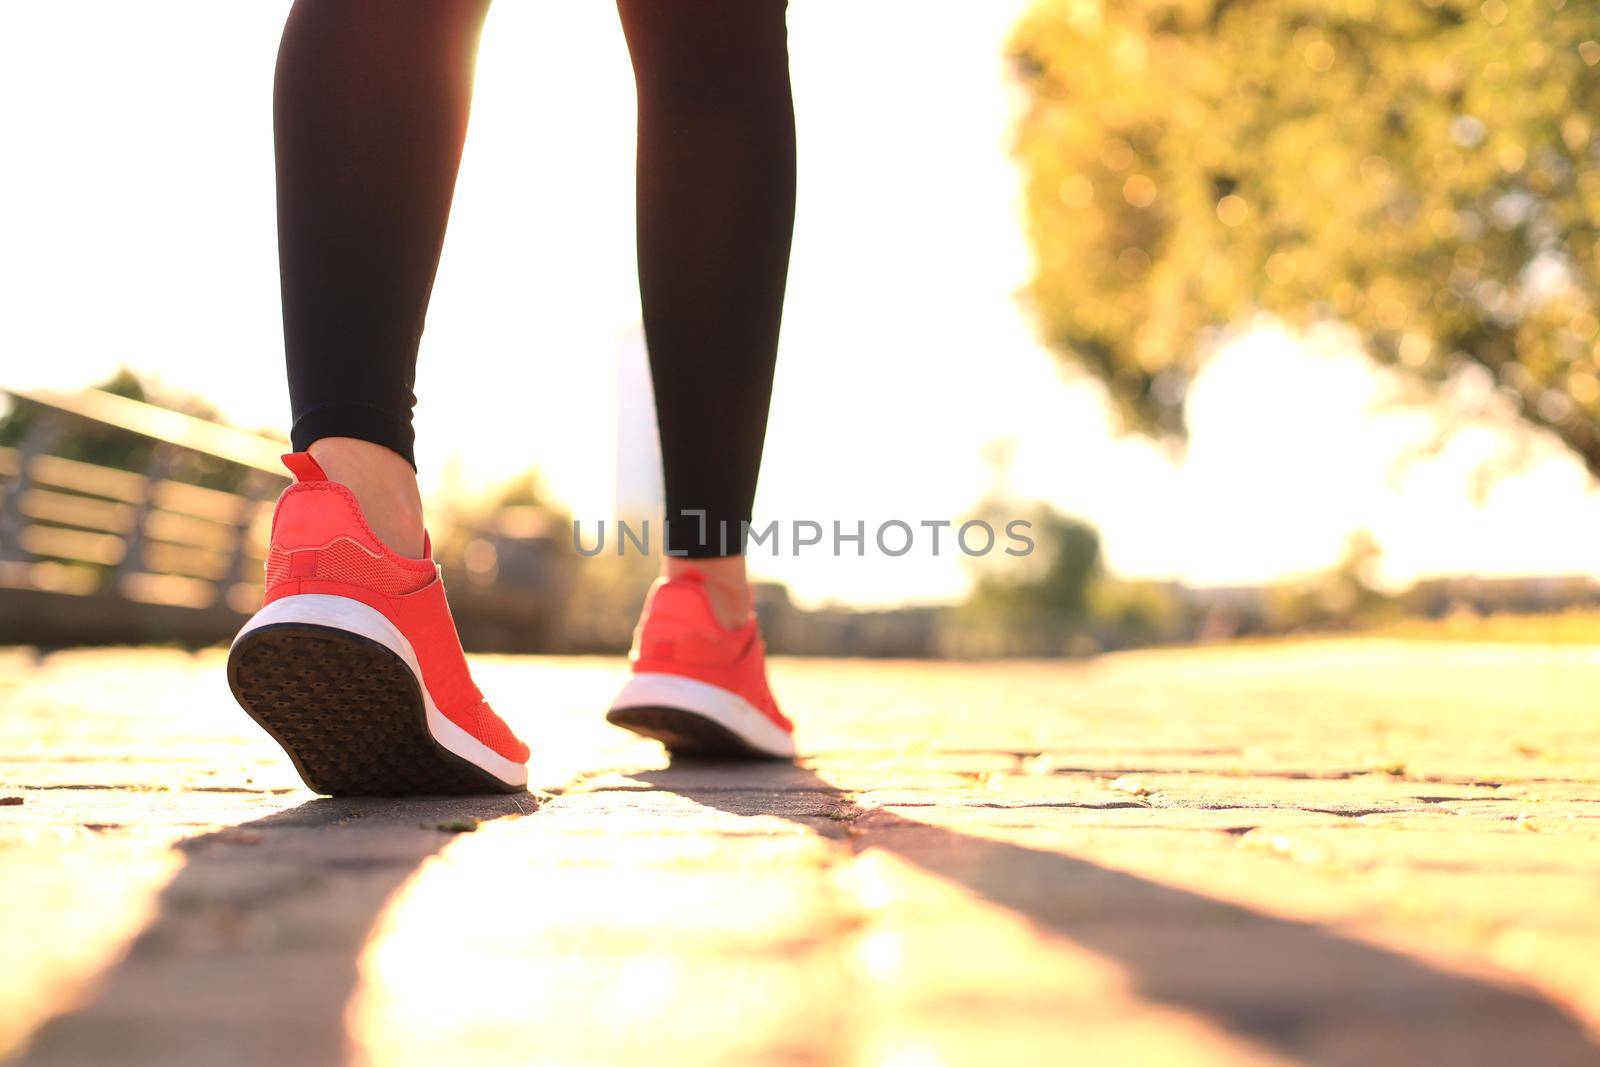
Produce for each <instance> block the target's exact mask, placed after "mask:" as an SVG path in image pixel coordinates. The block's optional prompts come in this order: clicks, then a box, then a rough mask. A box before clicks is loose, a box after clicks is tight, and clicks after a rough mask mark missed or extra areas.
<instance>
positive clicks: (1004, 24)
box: [0, 0, 1600, 656]
mask: <svg viewBox="0 0 1600 1067" xmlns="http://www.w3.org/2000/svg"><path fill="white" fill-rule="evenodd" d="M287 6H288V5H287V4H286V3H281V2H271V3H269V2H260V3H251V4H247V5H217V4H208V3H200V2H169V3H163V4H160V5H155V6H149V5H137V6H135V5H127V4H117V3H111V2H80V0H61V2H58V3H53V4H48V5H24V6H22V7H18V8H16V9H15V10H11V11H8V12H7V13H6V16H5V21H6V25H7V32H6V33H5V34H4V35H3V37H0V92H3V93H4V95H5V98H6V99H7V100H8V101H9V103H8V104H7V106H6V108H5V123H6V135H7V140H8V142H9V144H10V145H11V146H12V151H13V153H14V154H13V156H12V162H13V165H12V166H10V167H8V168H6V171H5V174H4V176H3V177H0V187H3V189H4V195H5V200H6V202H7V204H8V211H7V212H6V226H5V255H4V256H3V257H0V292H3V293H4V294H5V297H6V299H5V309H6V311H5V314H4V316H0V350H3V351H4V353H5V356H4V360H3V363H0V387H3V388H4V389H6V390H8V391H9V393H8V396H9V397H10V400H9V401H8V403H9V408H8V409H7V410H8V414H6V415H5V416H4V419H3V421H0V446H3V447H4V448H5V449H6V451H5V452H4V453H0V478H3V479H4V485H5V487H6V495H5V497H4V499H3V501H0V631H4V632H3V633H0V639H4V640H9V641H24V642H35V643H46V644H52V643H61V642H71V641H78V640H86V641H87V640H94V641H100V640H136V639H147V640H157V639H179V640H184V641H189V642H205V641H210V640H217V639H220V638H224V637H226V635H227V634H228V633H229V632H230V629H231V628H232V627H233V626H236V625H237V621H238V618H239V613H240V612H241V611H245V610H248V609H249V607H250V606H251V605H250V600H251V597H252V596H253V595H255V594H254V590H253V582H254V581H256V580H257V577H256V575H255V573H254V570H253V568H254V567H255V566H256V563H255V556H254V553H255V547H254V546H255V545H256V544H258V543H259V539H260V534H261V526H262V520H263V515H262V510H261V508H260V506H259V501H261V500H266V499H270V497H271V495H272V494H273V493H274V492H275V491H276V488H277V486H278V485H279V484H280V483H278V482H276V481H275V480H274V478H275V476H274V475H273V474H271V473H270V472H271V470H272V467H273V463H272V460H271V455H272V453H273V451H274V446H273V445H272V444H271V443H270V441H264V440H262V439H261V438H262V437H269V438H270V437H271V436H272V435H274V434H278V435H281V432H282V429H283V428H284V426H285V425H286V423H287V409H288V404H287V397H286V393H285V389H284V385H283V381H282V375H281V363H280V360H281V355H280V339H281V335H280V326H279V318H278V304H277V279H276V251H275V234H274V218H273V190H272V166H271V159H272V144H271V123H270V117H271V116H270V84H271V76H272V66H273V61H274V54H275V51H276V47H277V40H278V35H279V31H280V29H281V25H282V21H283V18H284V15H285V12H286V10H287ZM790 23H791V52H792V56H793V67H794V78H795V95H796V103H797V109H798V120H799V127H800V138H801V175H800V189H801V191H800V207H799V217H798V231H797V237H796V243H795V252H794V262H793V270H792V274H791V284H790V289H789V302H788V309H787V316H786V323H785V335H784V341H783V348H782V352H781V355H780V362H779V370H778V384H777V393H776V396H775V398H774V404H773V415H772V421H771V428H770V431H769V439H768V446H767V452H766V463H765V467H764V472H763V481H762V489H761V494H760V497H759V499H758V502H757V519H758V522H765V521H767V520H771V519H776V520H778V521H780V522H782V523H788V522H791V521H793V520H796V519H805V520H811V521H816V522H820V523H822V524H823V525H824V526H825V527H831V525H832V523H833V522H835V521H838V522H840V523H842V524H843V525H844V526H845V528H846V529H847V530H853V529H854V528H855V525H856V523H858V522H864V523H865V524H866V527H867V529H868V531H869V538H868V551H867V552H866V554H865V555H864V556H861V557H857V556H855V555H853V554H846V555H843V556H835V555H833V554H832V553H830V552H826V551H811V552H808V553H803V554H801V555H799V556H793V555H784V556H781V557H776V558H774V557H771V556H767V555H760V556H758V557H756V558H755V559H754V560H753V561H752V562H753V565H754V569H755V570H756V571H757V572H758V574H759V575H760V576H761V577H762V578H763V579H764V580H765V581H766V582H767V584H766V585H765V586H764V588H763V591H762V606H761V610H762V611H763V613H764V615H765V618H766V624H767V629H768V631H769V635H770V636H771V639H772V643H773V645H774V646H775V647H776V648H778V649H780V650H787V651H794V652H817V653H843V652H851V653H867V654H880V655H956V656H975V655H1022V654H1033V655H1077V654H1087V653H1092V652H1094V651H1096V650H1099V649H1106V648H1118V647H1127V646H1130V645H1139V644H1150V643H1161V642H1183V641H1195V640H1220V639H1226V638H1230V637H1239V636H1249V635H1263V634H1278V633H1293V632H1302V631H1307V630H1326V629H1350V628H1358V627H1360V628H1378V629H1383V630H1386V631H1389V632H1394V633H1410V632H1426V633H1433V634H1438V633H1462V634H1472V635H1476V634H1484V633H1490V632H1492V633H1494V634H1496V635H1499V636H1507V635H1518V634H1526V635H1530V636H1537V637H1540V638H1548V637H1552V636H1554V637H1561V636H1566V635H1576V636H1578V637H1580V638H1583V639H1588V640H1592V639H1593V638H1594V636H1595V634H1597V633H1600V585H1597V583H1596V580H1595V579H1596V576H1597V575H1600V549H1597V546H1600V497H1597V496H1596V493H1595V483H1594V479H1595V475H1596V473H1597V471H1600V432H1597V423H1596V414H1597V412H1600V367H1597V359H1600V321H1597V319H1596V311H1597V293H1600V284H1597V282H1600V258H1597V226H1600V137H1597V136H1596V133H1597V131H1596V128H1595V127H1596V123H1597V122H1600V11H1597V10H1596V9H1595V8H1594V6H1593V5H1591V4H1587V3H1580V2H1578V0H1518V2H1510V0H1486V2H1482V3H1478V2H1471V3H1468V2H1460V0H1388V2H1384V3H1379V2H1378V0H1298V2H1289V3H1279V4H1271V5H1258V4H1239V3H1234V2H1231V0H1144V2H1134V0H1122V2H1111V0H1103V2H1102V0H1032V2H1027V0H984V2H983V3H981V4H979V3H970V2H968V3H959V2H955V0H948V2H945V0H921V2H916V3H912V2H909V0H866V2H855V3H845V2H842V0H796V2H795V3H794V4H793V5H792V7H791V15H790ZM632 136H633V89H632V83H631V74H630V71H629V67H628V63H627V57H626V52H625V49H624V47H623V42H622V38H621V34H620V31H619V29H618V27H617V25H616V18H615V14H614V12H613V11H612V10H610V8H609V7H608V6H607V5H604V4H575V3H564V4H552V5H528V4H514V3H509V2H502V3H501V4H500V5H498V6H497V7H496V8H495V9H494V10H493V12H492V13H491V15H490V17H489V21H488V25H487V27H486V30H485V35H484V40H483V44H482V48H481V51H480V57H479V69H478V83H477V94H476V98H475V103H474V111H473V117H472V125H471V129H470V132H469V136H468V142H467V148H466V155H465V160H464V164H463V168H462V173H461V179H460V183H459V187H458V194H457V201H456V206H455V209H454V213H453V216H452V220H451V229H450V234H449V237H448V240H447V243H446V247H445V254H444V260H443V263H442V266H441V269H440V273H439V280H438V285H437V288H436V291H435V294H434V300H433V305H432V310H431V313H430V317H429V320H428V328H427V333H426V335H425V338H424V343H423V351H422V359H421V369H420V375H419V378H420V380H419V386H418V392H419V395H420V396H421V398H422V399H421V404H420V406H419V409H418V428H419V434H420V439H419V445H418V452H419V460H420V464H421V474H422V477H423V481H424V486H425V489H426V490H427V492H428V494H429V498H430V507H431V509H432V516H433V518H432V522H433V524H434V527H435V529H436V531H438V532H439V533H440V536H439V537H438V538H437V540H438V541H439V542H440V543H441V546H442V553H441V554H442V556H443V559H444V562H445V564H446V567H447V569H449V570H451V571H453V572H454V573H453V576H452V589H453V594H452V595H453V598H454V599H455V600H456V601H457V613H458V615H459V616H460V617H461V620H462V625H463V630H464V631H465V632H466V635H467V639H468V642H469V644H470V645H472V646H474V647H478V648H489V649H507V650H546V649H561V650H590V651H603V650H612V649H615V648H618V647H622V646H624V645H625V644H626V636H627V631H628V628H629V627H630V626H631V624H632V621H633V614H634V612H636V610H637V603H638V597H639V595H640V593H641V592H642V588H643V585H644V583H645V582H647V581H648V578H649V574H650V569H651V568H650V564H649V562H648V561H645V560H638V559H634V560H622V561H618V560H616V559H613V558H599V559H595V560H581V559H579V558H577V557H576V556H575V555H574V554H573V553H572V552H571V551H570V547H569V546H570V536H569V533H570V523H571V520H572V519H574V518H576V519H578V520H580V521H581V522H584V523H585V524H588V525H589V527H590V528H592V527H593V524H594V523H595V522H596V521H598V520H600V519H608V520H610V519H614V518H615V517H616V516H617V515H618V514H625V515H630V514H631V515H642V514H648V512H649V510H650V508H651V506H652V501H653V493H654V492H656V491H657V490H655V488H654V485H653V482H652V474H651V469H652V462H653V457H652V451H651V449H652V447H653V442H652V434H653V428H652V426H651V425H650V423H649V403H648V393H647V382H646V379H645V376H644V375H643V374H642V372H641V367H642V359H643V352H642V339H641V336H640V329H639V310H638V299H637V294H636V289H635V280H634V254H633V236H632V233H633V213H632V212H633V209H632V203H633V194H632V181H633V178H632ZM91 387H95V389H98V390H99V391H86V390H91ZM107 392H109V393H111V394H115V395H119V396H122V397H124V398H131V400H123V401H113V400H109V399H107V397H106V396H105V395H104V394H105V393H107ZM133 401H137V402H138V403H134V402H133ZM143 405H153V407H146V406H143ZM156 409H178V410H180V411H182V412H185V413H187V415H188V416H189V418H188V419H184V418H178V417H172V418H168V417H165V416H162V415H161V414H160V411H159V410H156ZM212 424H226V425H228V426H231V427H234V428H235V429H236V430H242V431H248V433H240V432H234V433H229V432H227V431H222V430H217V429H216V428H215V426H214V425H212ZM118 472H121V474H119V473H118ZM974 516H983V517H988V518H990V519H992V520H994V521H996V522H997V523H1003V522H1004V521H1006V520H1008V519H1010V518H1014V517H1025V518H1028V519H1030V520H1031V521H1033V522H1034V524H1035V527H1034V529H1035V535H1036V538H1037V540H1038V542H1039V551H1038V552H1037V553H1035V555H1034V556H1032V557H1030V558H1028V559H1026V560H1015V559H1011V558H1008V557H987V558H985V559H983V560H981V561H974V560H971V559H968V558H966V557H964V556H962V555H961V554H960V553H959V552H952V551H950V549H949V544H948V541H947V542H946V543H945V546H944V550H943V551H942V552H940V553H938V554H934V553H933V552H932V551H931V546H930V544H929V543H928V542H926V541H923V540H919V542H918V545H917V547H916V548H915V549H914V550H913V551H912V552H910V553H908V554H907V555H905V556H902V557H898V558H887V557H885V556H883V555H882V554H880V553H877V552H874V551H872V550H871V538H870V531H871V530H873V529H875V528H876V527H877V525H878V524H879V523H882V522H884V521H887V520H891V519H899V520H902V521H907V522H911V523H912V524H913V525H915V524H917V523H919V522H921V521H923V520H941V519H944V520H951V521H953V522H956V523H959V522H961V521H963V520H965V519H967V518H970V517H974ZM1592 611H1594V612H1595V614H1593V615H1591V612H1592ZM1585 635H1586V636H1585Z"/></svg>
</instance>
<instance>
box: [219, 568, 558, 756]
mask: <svg viewBox="0 0 1600 1067" xmlns="http://www.w3.org/2000/svg"><path fill="white" fill-rule="evenodd" d="M282 623H306V624H309V625H312V626H328V627H331V628H333V629H336V630H345V631H348V632H349V633H353V634H356V635H358V636H360V637H365V638H366V639H367V640H369V641H376V642H378V644H380V645H382V646H384V647H385V648H387V649H388V650H389V651H391V652H393V653H394V654H395V655H397V656H399V657H400V659H401V660H402V661H403V662H404V663H405V665H406V666H407V667H408V668H410V670H411V674H412V676H413V677H415V678H416V680H417V689H418V691H419V692H421V693H422V705H423V707H424V708H425V709H426V710H427V715H428V732H429V733H431V734H432V735H433V739H434V740H435V741H437V742H439V744H441V745H443V746H444V747H445V748H446V749H448V750H450V751H451V752H453V753H455V754H456V755H457V756H460V757H461V758H462V759H464V760H466V761H467V762H468V763H471V764H473V765H475V766H477V767H481V768H482V769H483V770H486V771H488V772H489V773H490V774H492V775H494V776H495V777H496V778H498V779H500V780H501V781H502V782H504V783H506V784H507V785H511V786H522V785H527V784H528V767H527V765H526V764H523V763H517V762H515V761H513V760H508V759H506V758H505V757H504V756H502V755H500V753H498V752H496V751H495V750H494V749H492V748H490V747H489V746H488V745H486V744H484V743H483V742H482V741H479V740H478V739H477V738H476V737H473V736H472V735H471V734H469V733H468V732H467V731H466V730H463V729H462V728H461V727H459V726H457V725H456V724H455V723H453V722H451V721H450V720H449V719H448V718H446V717H445V715H444V713H443V712H441V711H440V710H439V709H438V708H437V707H435V706H434V703H433V697H432V696H431V695H430V694H429V693H428V686H427V684H426V683H425V682H424V681H423V679H422V668H421V667H419V666H418V665H417V654H416V653H415V652H414V651H413V650H412V648H411V642H410V641H408V640H406V635H405V634H403V633H401V632H400V630H399V629H398V628H397V627H396V626H395V624H394V623H392V622H390V621H389V620H388V618H386V617H385V616H384V614H383V613H382V612H381V611H379V610H378V609H376V608H373V607H369V606H368V605H366V604H363V603H361V601H359V600H351V599H350V598H349V597H344V596H333V595H332V594H329V593H296V594H294V595H293V596H286V597H283V598H281V599H278V600H274V601H273V602H272V603H270V604H268V605H267V606H266V607H264V608H262V609H261V610H260V611H258V612H256V614H255V617H254V618H252V619H251V620H250V621H249V622H247V623H245V624H244V629H242V630H240V631H239V634H238V636H237V637H235V638H234V639H233V643H234V644H238V643H239V639H240V638H242V637H244V635H245V634H248V633H249V632H250V631H252V630H257V629H260V628H261V627H263V626H276V625H279V624H282Z"/></svg>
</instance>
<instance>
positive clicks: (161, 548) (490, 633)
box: [0, 389, 567, 651]
mask: <svg viewBox="0 0 1600 1067" xmlns="http://www.w3.org/2000/svg"><path fill="white" fill-rule="evenodd" d="M0 393H4V394H6V395H8V396H9V397H10V398H11V402H12V405H13V415H12V419H13V423H14V425H20V426H21V427H23V430H22V435H21V439H20V441H18V442H16V443H15V444H14V445H12V446H0V644H32V645H44V646H51V645H68V644H104V643H140V642H150V641H177V642H181V643H184V644H190V645H203V644H211V643H215V642H218V641H225V640H228V639H229V638H231V637H232V636H233V634H234V632H236V631H237V629H238V628H239V626H240V624H241V623H242V621H243V619H244V618H245V617H246V616H247V615H248V614H249V613H250V612H252V611H254V610H255V609H256V608H257V607H258V606H259V605H260V603H261V580H262V563H263V560H264V557H265V552H266V545H267V539H268V535H269V533H270V526H271V521H272V507H273V503H274V501H275V500H276V498H277V496H278V494H279V493H280V492H281V491H282V490H283V488H284V487H285V486H286V485H287V484H288V481H289V476H288V474H287V472H285V471H284V469H283V465H282V463H281V462H280V461H279V459H278V457H279V455H281V454H282V453H283V452H284V451H285V446H284V445H283V444H282V443H281V442H277V441H272V440H270V439H268V438H265V437H261V436H259V435H256V434H252V433H247V432H245V431H242V430H238V429H235V428H233V427H229V426H222V425H219V424H217V423H213V422H208V421H206V420H204V419H198V418H194V417H192V416H189V415H184V414H181V413H179V412H175V411H169V410H167V409H165V408H159V407H155V406H153V405H150V404H145V403H142V402H140V401H137V400H130V399H128V398H126V397H120V396H115V395H113V394H110V393H105V392H101V391H98V390H93V389H87V390H82V391H80V392H75V393H54V392H44V391H28V390H9V389H0ZM88 455H92V456H93V459H97V460H99V461H98V462H96V461H93V460H92V459H90V458H86V456H88ZM108 459H109V460H110V462H107V460H108ZM133 466H136V467H138V468H140V469H128V468H129V467H133ZM207 482H209V483H211V484H210V485H207V484H203V483H207ZM218 486H226V487H227V488H219V487H218ZM521 510H523V511H527V510H529V509H521ZM511 517H512V516H511V515H509V514H506V513H502V514H501V515H499V516H496V517H494V521H492V522H491V523H490V524H489V525H488V526H487V527H486V528H485V529H484V530H463V531H459V536H449V535H448V534H447V536H446V537H444V538H440V537H437V536H436V538H435V540H436V543H440V544H444V545H446V546H447V547H446V550H445V552H444V553H442V554H441V555H442V560H443V565H444V567H445V571H446V574H447V576H449V575H450V574H451V571H452V570H453V569H454V570H456V571H457V572H458V576H457V577H452V578H450V588H451V603H452V607H453V609H454V612H455V615H456V621H457V624H458V626H459V627H460V629H461V631H462V638H463V640H464V641H465V642H466V643H467V644H468V646H469V647H476V648H480V649H485V650H500V651H542V650H547V649H549V648H551V647H553V646H554V645H555V644H556V643H557V642H558V641H559V636H560V635H559V630H560V618H559V612H558V610H557V607H558V604H559V603H560V601H561V600H562V599H563V598H562V596H561V594H562V592H563V591H564V589H565V586H566V571H567V568H566V566H565V559H564V557H563V554H562V553H561V552H560V550H559V549H560V542H558V541H557V540H556V539H555V538H554V537H552V536H550V534H549V533H547V532H538V533H537V534H535V535H530V536H519V535H517V534H516V533H512V534H507V533H506V532H505V527H506V522H505V521H504V520H507V519H509V518H511ZM521 525H523V526H527V525H528V523H527V521H526V520H525V519H524V520H523V521H522V523H521ZM441 532H442V531H435V533H436V535H437V534H439V533H441ZM457 543H459V544H460V545H463V546H470V548H469V550H468V551H467V552H466V553H464V555H465V556H466V557H467V558H466V559H456V558H455V555H462V554H463V553H459V552H458V553H455V554H454V555H452V554H451V551H450V549H449V547H448V546H449V545H451V544H457ZM486 554H487V555H488V556H489V557H490V558H491V559H497V560H498V561H499V562H498V564H495V565H492V566H491V567H490V568H488V569H487V570H486V569H485V567H484V566H483V564H482V560H483V557H484V556H485V555H486Z"/></svg>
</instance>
